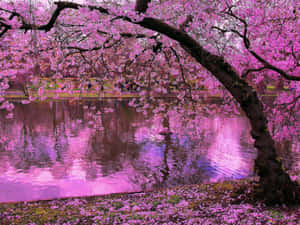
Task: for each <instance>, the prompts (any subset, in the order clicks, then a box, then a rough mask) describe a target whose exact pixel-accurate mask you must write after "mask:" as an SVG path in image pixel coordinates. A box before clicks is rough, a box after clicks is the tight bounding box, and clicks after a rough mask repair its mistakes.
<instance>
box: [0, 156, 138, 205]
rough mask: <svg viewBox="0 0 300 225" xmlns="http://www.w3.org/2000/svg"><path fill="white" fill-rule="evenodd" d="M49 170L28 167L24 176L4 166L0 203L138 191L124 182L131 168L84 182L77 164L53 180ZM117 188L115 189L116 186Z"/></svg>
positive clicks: (84, 177) (128, 182)
mask: <svg viewBox="0 0 300 225" xmlns="http://www.w3.org/2000/svg"><path fill="white" fill-rule="evenodd" d="M52 172H53V171H51V169H49V168H34V167H32V168H31V169H30V171H29V172H28V173H23V172H20V171H18V170H16V169H15V168H14V167H12V166H8V168H7V171H6V172H5V173H2V174H1V176H0V184H1V183H5V185H0V193H1V195H0V202H14V201H26V200H27V201H28V200H38V199H50V198H57V197H71V196H82V195H84V196H88V195H100V194H110V193H119V192H133V191H137V190H140V187H139V186H138V185H136V184H133V183H132V182H130V180H129V179H128V174H131V173H132V172H133V169H132V168H128V170H127V171H126V170H125V171H121V172H117V173H115V174H114V175H113V176H107V177H101V176H99V177H97V178H96V179H94V180H93V181H90V180H86V171H85V170H84V167H83V164H82V163H80V161H79V160H74V161H73V165H72V167H71V168H69V173H68V176H67V177H65V178H64V179H56V177H55V176H54V175H53V173H52ZM116 184H117V185H116Z"/></svg>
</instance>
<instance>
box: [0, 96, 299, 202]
mask: <svg viewBox="0 0 300 225" xmlns="http://www.w3.org/2000/svg"><path fill="white" fill-rule="evenodd" d="M14 113H15V116H14V118H13V119H8V120H7V119H4V117H5V116H4V112H0V137H1V139H2V142H3V144H2V145H1V144H0V164H1V167H0V202H8V201H23V200H36V199H51V198H56V197H66V196H86V195H98V194H107V193H116V192H132V191H141V190H145V189H152V188H158V187H165V186H173V185H178V184H194V183H203V182H214V181H218V180H224V179H232V178H234V179H237V178H244V177H249V176H251V175H252V174H253V171H252V168H253V164H254V160H253V159H254V158H255V157H256V152H255V150H254V148H253V147H252V140H251V138H250V136H249V124H248V122H247V120H246V118H244V117H240V116H236V117H225V116H222V115H215V116H209V117H204V116H203V117H202V118H200V119H199V118H198V120H195V121H190V123H189V124H186V122H184V120H182V119H180V115H177V114H175V113H174V114H170V115H169V116H168V117H164V118H163V116H155V117H153V116H148V117H145V116H144V115H143V114H142V113H138V112H136V111H135V110H134V109H132V108H129V107H128V106H127V103H126V102H105V103H101V102H84V103H80V102H73V103H72V102H45V103H31V104H28V105H21V104H16V105H15V110H14ZM178 117H179V118H178ZM180 121H181V122H180ZM162 131H165V132H162ZM166 131H167V132H166ZM169 131H171V132H172V133H168V132H169ZM298 144H299V143H296V144H295V143H294V144H291V143H285V145H284V149H285V151H284V152H282V153H281V154H282V155H284V156H285V165H286V167H287V168H288V169H292V168H293V167H296V166H297V164H299V156H298V155H297V154H298V153H296V152H295V149H297V148H298V147H299V146H298ZM296 145H297V146H298V147H297V146H296ZM4 147H5V148H4Z"/></svg>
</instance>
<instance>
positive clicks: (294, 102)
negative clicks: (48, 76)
mask: <svg viewBox="0 0 300 225" xmlns="http://www.w3.org/2000/svg"><path fill="white" fill-rule="evenodd" d="M146 6H147V7H148V8H147V7H146ZM297 7H298V6H297V1H293V0H292V1H289V2H288V3H287V2H286V1H283V0H277V1H273V2H270V1H257V0H252V1H230V0H228V1H214V0H211V1H198V0H192V1H191V0H190V1H186V0H181V1H168V0H166V1H151V2H150V1H148V0H145V1H137V2H136V5H135V6H134V5H132V4H131V3H124V4H120V3H118V2H117V1H116V2H115V1H110V2H104V3H99V4H95V5H80V4H77V3H73V2H55V4H54V5H53V6H52V8H48V9H45V7H42V6H37V7H36V9H35V10H34V11H33V14H35V17H34V18H35V22H33V21H32V20H31V18H32V17H31V18H28V16H26V12H27V11H28V6H27V5H26V4H25V3H22V2H17V3H15V4H12V3H2V5H1V14H0V25H1V30H0V37H1V45H2V48H4V47H6V48H7V44H4V43H9V46H10V47H9V49H10V51H13V50H12V47H11V46H16V44H17V45H18V46H19V48H18V50H21V51H20V52H19V53H18V54H15V56H14V57H13V58H11V61H13V62H18V63H19V62H20V61H21V60H20V58H21V57H22V56H24V55H25V53H26V47H24V48H22V46H25V45H24V43H14V42H12V41H9V40H10V37H11V36H15V37H18V38H19V39H22V40H24V42H25V41H30V40H31V39H30V36H29V35H28V33H30V31H35V30H38V31H41V32H39V35H40V36H39V46H38V48H40V49H46V46H47V45H48V43H49V42H50V41H51V40H53V35H54V34H55V32H57V31H58V30H61V33H60V34H62V35H70V37H69V41H68V42H60V45H61V46H60V48H54V49H48V50H47V51H43V54H44V57H46V58H49V59H50V65H51V66H53V65H57V62H55V57H54V58H53V57H52V56H50V55H49V53H50V52H51V50H52V54H55V55H58V56H59V57H61V58H62V60H63V63H61V64H60V65H61V67H60V68H59V69H60V71H65V69H64V68H65V67H66V66H70V65H72V64H77V65H78V64H79V63H80V67H78V66H77V68H78V71H77V73H78V74H85V71H86V70H89V69H91V68H92V67H93V64H92V63H91V62H92V60H95V61H99V59H97V57H98V56H102V59H101V60H102V65H103V66H104V67H105V68H106V72H107V74H106V76H107V77H109V78H110V79H115V80H117V79H119V81H120V82H125V79H123V76H124V74H126V73H128V72H130V73H132V74H133V75H135V79H136V81H138V82H141V85H145V84H146V90H147V91H144V92H141V93H140V94H141V96H143V97H144V98H143V99H144V100H145V103H146V104H145V106H147V107H149V104H147V102H148V103H152V104H155V102H154V101H155V100H154V99H153V98H151V96H150V94H149V93H150V91H160V92H161V93H167V92H168V91H170V90H169V89H168V88H166V87H167V86H168V85H169V84H175V85H174V86H175V87H177V88H178V91H177V93H178V99H179V100H182V101H186V100H190V102H192V104H193V106H195V104H196V102H201V101H202V100H203V98H202V96H201V95H199V92H196V90H197V89H199V88H200V87H201V85H202V84H205V86H206V87H207V88H210V90H212V92H213V93H219V94H220V95H221V96H222V97H224V98H225V99H230V101H228V102H226V103H228V104H230V107H233V109H234V108H235V107H234V106H233V105H232V104H233V103H234V101H231V99H234V100H235V102H236V103H237V104H238V105H239V106H240V107H241V109H242V110H243V111H244V113H245V114H246V116H247V117H248V118H249V121H250V123H251V127H252V131H251V135H252V137H253V138H254V140H255V142H254V145H255V147H256V148H257V149H258V156H257V159H256V161H255V169H256V172H257V174H258V175H259V177H260V181H259V184H260V188H261V189H262V193H263V196H264V198H265V199H266V200H267V202H268V203H277V202H281V203H282V202H295V201H299V192H297V191H299V187H298V186H297V184H296V183H295V182H293V181H291V179H290V177H289V175H288V174H287V173H286V172H285V171H284V170H283V168H282V163H281V162H280V160H278V158H277V154H276V150H275V144H274V140H273V138H277V139H280V138H281V137H284V138H291V137H293V136H296V135H297V134H298V133H299V126H298V125H299V105H300V104H299V96H300V95H299V93H300V87H299V85H298V83H297V81H299V80H300V76H299V72H300V65H299V55H300V42H299V33H300V30H299V29H300V28H299V27H300V26H299V21H300V20H299V9H298V8H297ZM134 8H135V9H136V10H137V11H138V13H136V11H134V10H133V9H134ZM45 14H47V15H48V17H46V16H45ZM144 28H146V29H144ZM20 30H23V31H25V33H20ZM29 30H30V31H29ZM262 34H263V35H262ZM133 40H135V42H133ZM128 43H130V44H132V45H133V46H134V48H132V49H131V50H130V52H128V51H127V49H126V48H124V49H123V46H124V45H126V44H128ZM14 51H15V50H14ZM2 52H3V53H1V54H2V55H3V54H4V55H5V54H7V52H8V50H4V51H2ZM15 52H16V51H15ZM112 53H113V54H112ZM43 54H41V55H40V57H43ZM70 54H71V55H73V54H76V55H80V57H77V56H74V57H72V59H71V60H70V61H71V62H68V61H67V60H66V56H69V55H70ZM124 56H125V57H128V58H129V60H130V61H127V60H125V59H124V58H125V57H124ZM5 57H7V56H5ZM109 58H111V60H109ZM87 59H89V60H87ZM26 60H30V59H29V58H28V57H26ZM77 60H78V61H77ZM2 62H3V65H4V66H3V67H2V71H1V78H2V81H3V82H2V83H3V85H2V86H3V89H5V88H7V85H5V84H6V83H5V82H6V81H7V79H8V77H10V76H15V75H16V73H17V71H18V70H20V69H21V68H18V67H16V66H15V65H11V64H9V63H8V61H7V60H6V59H5V60H3V61H2ZM88 62H89V63H88ZM24 65H26V68H28V67H29V68H30V67H32V64H29V63H28V62H27V63H24ZM120 65H121V66H120ZM122 65H124V66H122ZM140 65H142V66H140ZM162 68H163V69H162ZM9 69H10V70H9ZM22 69H23V68H22ZM55 71H56V72H57V71H59V70H55ZM166 71H169V73H168V72H167V73H165V72H166ZM60 75H61V76H63V74H62V73H61V74H60ZM211 75H212V76H211ZM103 78H104V77H103ZM154 81H158V82H154ZM191 82H194V84H193V85H194V86H192V85H191ZM278 82H281V83H283V86H286V88H287V89H289V91H284V92H281V90H278V91H279V92H278V93H277V99H276V100H275V101H272V104H271V107H270V106H267V105H264V103H263V99H262V97H263V96H258V95H257V92H256V89H257V91H258V92H259V93H263V92H264V91H265V90H266V88H267V85H265V84H271V85H274V84H277V83H278ZM221 85H222V86H224V87H225V89H226V90H222V88H218V89H217V87H220V86H221ZM281 86H282V84H281ZM220 89H221V91H220ZM230 96H232V98H230ZM226 105H227V104H226ZM269 105H270V104H269ZM282 106H285V107H284V108H282ZM192 108H193V107H192ZM193 109H194V108H193ZM227 109H228V107H227ZM162 110H163V109H162ZM293 112H294V113H293ZM272 114H273V115H275V116H276V117H274V116H273V117H271V115H272ZM267 116H268V119H269V122H268V120H267ZM278 123H280V124H281V125H283V129H282V130H280V129H279V127H278V126H277V124H278ZM297 126H298V128H297ZM287 130H289V132H286V131H287ZM283 135H284V136H283ZM272 136H273V138H272Z"/></svg>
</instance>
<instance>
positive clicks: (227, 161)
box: [207, 117, 254, 182]
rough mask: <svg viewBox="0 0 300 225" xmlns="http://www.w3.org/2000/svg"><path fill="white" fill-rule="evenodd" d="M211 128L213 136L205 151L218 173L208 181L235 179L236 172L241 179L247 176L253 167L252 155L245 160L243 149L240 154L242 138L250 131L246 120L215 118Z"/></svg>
mask: <svg viewBox="0 0 300 225" xmlns="http://www.w3.org/2000/svg"><path fill="white" fill-rule="evenodd" d="M211 128H212V130H213V132H214V133H215V136H214V140H213V141H212V145H211V146H210V147H209V149H208V151H207V158H208V159H210V161H211V163H212V165H213V166H214V167H216V169H217V170H218V172H219V173H217V175H216V176H214V177H211V178H210V179H209V181H210V182H215V181H218V180H222V179H223V178H226V177H227V178H230V177H232V178H236V177H235V174H236V173H237V171H238V172H239V176H241V177H246V176H249V175H250V174H249V173H250V171H251V168H253V166H254V163H253V155H252V156H251V157H249V158H245V154H244V151H245V149H244V150H243V153H242V152H241V151H242V147H241V140H242V136H243V135H244V134H248V133H249V131H250V127H249V124H248V121H247V119H246V118H241V117H235V118H222V117H215V118H214V119H213V120H212V127H211ZM249 138H250V137H249ZM249 169H250V171H249ZM224 175H225V176H224Z"/></svg>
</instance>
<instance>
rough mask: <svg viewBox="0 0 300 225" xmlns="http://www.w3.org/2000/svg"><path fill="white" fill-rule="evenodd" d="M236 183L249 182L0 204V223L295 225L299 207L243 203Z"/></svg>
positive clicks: (297, 221) (298, 215)
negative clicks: (237, 191)
mask: <svg viewBox="0 0 300 225" xmlns="http://www.w3.org/2000/svg"><path fill="white" fill-rule="evenodd" d="M241 186H243V187H245V188H244V191H245V192H247V191H248V190H250V189H249V188H250V187H251V185H250V183H249V181H247V180H239V181H226V182H223V183H214V184H203V185H186V186H178V187H173V188H167V189H161V190H156V191H150V192H142V193H131V194H128V193H125V194H112V195H105V196H93V197H80V198H66V199H56V200H49V201H37V202H27V203H26V202H21V203H3V204H0V222H1V223H0V224H1V225H4V224H22V225H23V224H49V225H50V224H109V225H110V224H151V225H152V224H168V225H169V224H291V225H292V224H295V225H297V224H299V221H300V206H299V205H298V206H293V207H286V206H277V207H267V206H265V205H264V204H260V203H259V202H256V203H252V204H249V203H245V202H243V199H244V196H245V194H246V193H241V194H239V195H238V194H236V190H237V187H239V189H240V187H241ZM74 188H76V187H74ZM233 196H234V197H233ZM233 202H240V203H239V204H233Z"/></svg>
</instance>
